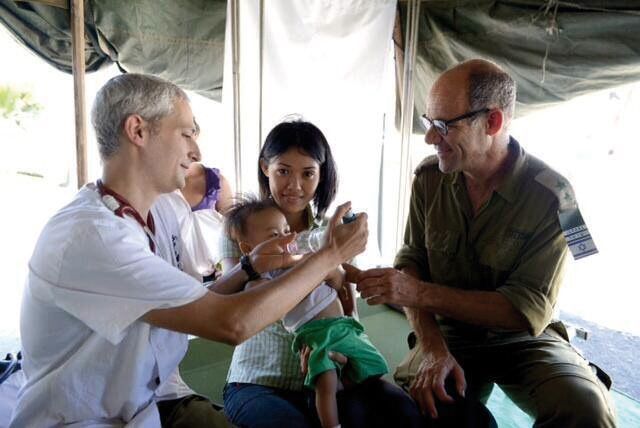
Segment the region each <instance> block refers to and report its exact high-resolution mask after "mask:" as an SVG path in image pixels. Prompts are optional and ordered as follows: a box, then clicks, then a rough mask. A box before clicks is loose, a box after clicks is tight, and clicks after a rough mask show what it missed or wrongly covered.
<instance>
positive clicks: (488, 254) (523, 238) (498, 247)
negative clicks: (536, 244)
mask: <svg viewBox="0 0 640 428" xmlns="http://www.w3.org/2000/svg"><path fill="white" fill-rule="evenodd" d="M528 238H529V234H527V233H522V232H512V233H509V232H507V233H504V234H501V235H498V236H496V237H494V238H493V239H490V240H488V241H485V242H484V243H480V245H479V248H478V252H479V256H480V257H479V258H480V263H481V264H483V265H485V266H489V267H490V268H492V269H495V270H501V271H509V270H513V269H514V268H515V266H516V265H517V263H518V261H519V259H520V257H521V254H522V249H523V247H524V245H525V244H526V242H527V240H528Z"/></svg>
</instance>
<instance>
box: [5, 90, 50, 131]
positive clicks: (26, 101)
mask: <svg viewBox="0 0 640 428" xmlns="http://www.w3.org/2000/svg"><path fill="white" fill-rule="evenodd" d="M41 110H42V105H40V104H39V103H38V102H37V101H35V100H34V99H33V96H32V95H31V93H30V92H27V91H22V90H18V89H15V88H12V87H11V86H8V85H0V117H2V118H3V119H7V120H10V121H13V122H15V124H16V125H18V126H21V124H22V121H23V120H24V119H26V118H29V117H34V116H36V115H37V114H38V113H39V112H40V111H41Z"/></svg>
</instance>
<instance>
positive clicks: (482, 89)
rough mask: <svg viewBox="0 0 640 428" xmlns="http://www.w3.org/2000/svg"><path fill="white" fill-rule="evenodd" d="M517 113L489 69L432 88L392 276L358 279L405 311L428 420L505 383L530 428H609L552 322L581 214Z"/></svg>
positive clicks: (370, 293)
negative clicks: (572, 221)
mask: <svg viewBox="0 0 640 428" xmlns="http://www.w3.org/2000/svg"><path fill="white" fill-rule="evenodd" d="M515 103H516V84H515V81H514V80H513V78H512V77H511V76H510V75H509V74H508V73H506V72H505V71H504V70H502V69H501V68H500V67H498V66H497V65H495V64H493V63H491V62H488V61H484V60H478V59H476V60H471V61H466V62H463V63H461V64H459V65H457V66H455V67H453V68H452V69H450V70H448V71H446V72H444V73H443V74H442V75H441V76H440V77H439V78H438V79H437V80H436V82H435V83H434V85H433V87H432V88H431V91H430V93H429V99H428V106H427V114H426V115H424V116H423V120H424V123H425V125H426V134H425V141H426V143H427V144H429V145H433V146H434V148H435V149H436V151H437V154H436V155H435V156H430V157H428V158H426V159H425V160H424V161H423V162H422V163H421V164H420V165H419V166H418V168H417V169H416V173H415V178H414V181H413V188H412V191H411V200H410V211H409V218H408V220H407V226H406V229H405V235H404V245H403V247H402V248H401V249H400V251H399V252H398V254H397V256H396V259H395V262H394V267H395V268H394V269H392V268H382V269H371V270H368V271H365V272H361V273H360V274H355V273H354V274H353V275H354V276H356V277H357V282H358V289H359V290H360V291H361V293H362V294H361V295H362V297H364V298H366V299H368V303H369V304H380V303H392V304H397V305H401V306H404V307H405V308H406V311H407V315H408V317H409V319H410V321H411V324H412V326H413V328H414V329H415V333H416V335H417V339H418V344H417V346H416V347H415V348H414V349H415V352H418V353H420V352H422V354H423V357H422V358H423V360H422V363H421V364H420V366H419V367H418V369H417V370H416V371H415V373H413V375H414V376H415V377H414V379H413V382H412V384H411V386H410V392H411V395H412V396H413V397H414V398H415V399H416V401H417V402H418V403H419V404H420V407H421V408H422V409H424V410H425V411H427V412H428V413H429V414H431V416H432V417H434V418H435V417H437V416H438V411H437V404H438V403H440V402H451V401H453V399H454V397H452V392H451V391H452V390H453V391H457V393H458V395H459V396H464V395H465V394H466V396H467V397H474V396H475V397H479V398H480V399H481V400H483V401H485V402H486V400H487V399H488V397H489V394H490V393H491V390H492V388H493V386H494V384H498V385H499V386H500V387H501V388H502V389H503V390H504V392H505V393H506V394H507V395H508V396H509V397H510V398H511V400H513V402H515V403H516V404H517V405H518V406H519V407H520V408H521V409H522V410H524V411H525V412H526V413H528V414H529V415H531V416H532V417H533V418H534V419H535V424H534V426H539V427H542V426H544V427H562V428H570V427H576V428H577V427H580V428H585V427H613V426H615V417H614V412H613V407H612V403H611V397H610V395H609V391H608V390H607V387H606V386H605V385H604V384H603V382H602V381H601V380H600V379H599V378H598V377H597V376H596V375H595V373H594V370H592V367H590V366H589V364H588V362H587V361H586V360H585V359H584V358H583V357H582V356H580V354H578V353H577V352H576V351H575V350H574V349H573V348H572V347H571V345H570V344H569V341H568V338H567V337H566V330H564V328H563V326H562V325H561V323H553V322H552V316H553V312H554V308H555V307H556V302H557V297H558V290H559V288H560V284H561V282H562V273H563V267H564V264H565V260H566V256H567V242H566V240H565V237H564V236H563V229H562V227H561V221H562V220H561V218H562V217H561V215H562V214H566V213H567V212H569V211H571V210H577V205H576V203H575V199H574V196H573V192H572V190H571V186H570V184H569V182H568V181H567V179H566V178H564V177H562V176H561V175H560V174H558V173H557V172H555V171H553V170H552V169H551V168H549V166H547V165H546V164H545V163H544V162H542V161H541V160H539V159H537V158H536V157H534V156H532V155H531V154H529V153H527V152H526V151H525V150H524V149H523V148H522V147H521V146H520V144H519V143H518V141H516V140H515V139H514V138H513V137H511V136H510V134H509V125H510V123H511V121H512V119H513V117H514V116H513V115H514V108H515ZM416 358H418V357H416ZM447 382H450V383H451V384H452V388H450V389H449V388H447V385H446V383H447Z"/></svg>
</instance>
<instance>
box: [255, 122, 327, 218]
mask: <svg viewBox="0 0 640 428" xmlns="http://www.w3.org/2000/svg"><path fill="white" fill-rule="evenodd" d="M293 148H295V149H298V150H300V152H302V153H304V154H305V155H307V156H309V157H311V158H313V159H314V160H315V161H316V162H318V164H319V165H320V182H319V183H318V188H317V189H316V193H315V195H314V196H313V204H314V206H315V208H316V217H317V218H321V217H323V216H324V214H325V212H326V211H327V209H328V208H329V205H331V202H333V199H334V198H335V196H336V191H337V188H338V173H337V171H336V164H335V162H334V160H333V156H332V154H331V148H330V147H329V143H327V139H326V138H325V136H324V134H323V133H322V131H320V129H318V127H317V126H315V125H314V124H312V123H310V122H305V121H302V120H296V121H289V122H282V123H280V124H278V125H276V127H275V128H273V129H272V130H271V132H269V135H267V138H266V139H265V141H264V145H263V146H262V150H261V151H260V158H259V161H258V183H259V184H260V197H262V198H268V197H269V196H270V194H271V192H270V190H269V178H268V177H267V176H266V175H264V174H263V173H262V169H261V168H260V161H264V162H265V163H267V164H269V163H271V161H273V159H274V158H276V157H278V156H280V155H282V154H283V153H285V152H287V151H288V150H290V149H293Z"/></svg>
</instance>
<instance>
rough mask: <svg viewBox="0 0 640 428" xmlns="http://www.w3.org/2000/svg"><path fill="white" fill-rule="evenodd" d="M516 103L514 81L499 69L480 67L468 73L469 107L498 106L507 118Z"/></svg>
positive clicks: (474, 108) (510, 116)
mask: <svg viewBox="0 0 640 428" xmlns="http://www.w3.org/2000/svg"><path fill="white" fill-rule="evenodd" d="M515 104H516V82H515V80H513V78H512V77H511V76H510V75H509V74H508V73H506V72H504V71H502V70H500V69H492V68H488V67H487V68H484V67H483V68H481V69H476V70H473V71H472V72H471V73H470V74H469V108H470V110H472V111H473V110H480V109H483V108H486V107H489V108H491V107H498V108H500V109H501V110H502V111H503V112H504V113H505V115H506V116H507V117H508V118H512V117H513V113H514V110H515Z"/></svg>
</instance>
